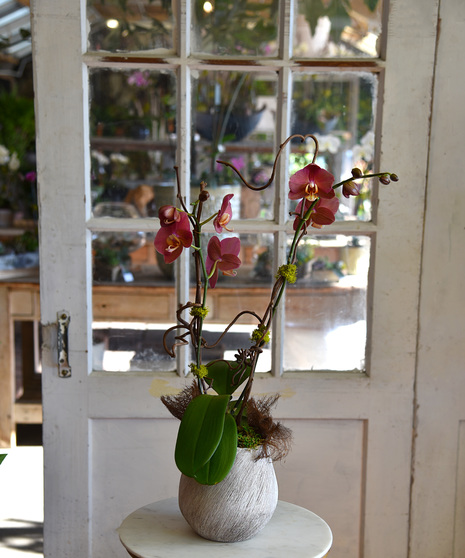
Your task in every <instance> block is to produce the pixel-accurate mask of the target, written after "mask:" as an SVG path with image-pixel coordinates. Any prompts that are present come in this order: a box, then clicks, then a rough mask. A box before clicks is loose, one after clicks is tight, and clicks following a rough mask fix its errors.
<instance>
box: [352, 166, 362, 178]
mask: <svg viewBox="0 0 465 558" xmlns="http://www.w3.org/2000/svg"><path fill="white" fill-rule="evenodd" d="M352 176H353V177H354V178H362V176H363V173H362V171H361V170H360V169H359V168H357V167H355V168H353V169H352Z"/></svg>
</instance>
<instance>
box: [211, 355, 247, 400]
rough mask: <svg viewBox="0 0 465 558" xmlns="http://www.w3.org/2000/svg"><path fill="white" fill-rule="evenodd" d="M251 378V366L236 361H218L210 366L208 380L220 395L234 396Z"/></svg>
mask: <svg viewBox="0 0 465 558" xmlns="http://www.w3.org/2000/svg"><path fill="white" fill-rule="evenodd" d="M241 368H242V370H241ZM249 376H250V366H246V367H244V366H243V365H242V364H239V363H238V362H236V361H226V360H216V361H214V362H212V363H211V364H209V365H208V376H207V380H209V381H210V382H211V385H212V388H213V389H214V390H215V391H216V393H218V394H219V395H232V394H233V393H234V392H235V391H236V389H237V388H238V387H239V386H240V385H241V384H242V383H244V382H245V380H247V378H248V377H249Z"/></svg>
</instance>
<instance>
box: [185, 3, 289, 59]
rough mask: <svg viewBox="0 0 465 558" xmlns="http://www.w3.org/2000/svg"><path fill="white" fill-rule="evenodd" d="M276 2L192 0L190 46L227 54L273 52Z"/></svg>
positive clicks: (275, 45) (274, 47)
mask: <svg viewBox="0 0 465 558" xmlns="http://www.w3.org/2000/svg"><path fill="white" fill-rule="evenodd" d="M278 10H279V2H275V1H273V2H260V3H259V2H256V3H253V4H252V3H251V2H250V1H249V0H236V1H235V2H230V0H215V1H213V0H212V2H209V1H205V0H192V14H193V17H194V25H193V26H192V30H193V32H194V33H193V37H192V40H193V49H194V51H196V52H203V53H208V54H217V55H227V56H244V55H255V56H275V55H276V52H277V42H278V41H277V39H278V25H277V17H278Z"/></svg>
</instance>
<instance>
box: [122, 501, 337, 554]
mask: <svg viewBox="0 0 465 558" xmlns="http://www.w3.org/2000/svg"><path fill="white" fill-rule="evenodd" d="M118 532H119V536H120V540H121V542H122V544H123V546H124V547H125V548H126V550H127V551H128V552H129V554H130V556H132V557H133V558H183V557H184V556H188V557H189V558H209V557H211V558H218V556H221V558H239V557H241V558H244V556H250V557H253V558H283V557H284V558H286V557H292V558H323V557H324V556H326V555H327V553H328V551H329V549H330V548H331V544H332V542H333V535H332V533H331V529H330V528H329V526H328V525H327V524H326V523H325V522H324V521H323V519H321V518H320V517H318V516H317V515H315V514H314V513H312V512H311V511H308V510H306V509H304V508H301V507H299V506H295V505H294V504H289V503H288V502H282V501H279V502H278V506H277V508H276V511H275V513H274V515H273V517H272V518H271V520H270V522H269V523H268V524H267V525H266V526H265V527H264V528H263V530H262V531H260V532H259V533H258V534H257V535H256V536H255V537H253V538H252V539H249V540H248V541H242V542H236V543H221V542H213V541H208V540H206V539H203V538H202V537H200V536H199V535H197V534H196V533H195V532H194V531H193V530H192V529H191V527H190V526H189V525H188V523H187V522H186V521H185V519H184V518H183V517H182V515H181V512H180V511H179V507H178V500H177V498H169V499H167V500H160V501H159V502H154V503H152V504H148V505H147V506H144V507H143V508H140V509H138V510H136V511H134V512H133V513H131V514H130V515H128V516H127V517H126V519H124V521H123V522H122V524H121V527H120V528H119V530H118Z"/></svg>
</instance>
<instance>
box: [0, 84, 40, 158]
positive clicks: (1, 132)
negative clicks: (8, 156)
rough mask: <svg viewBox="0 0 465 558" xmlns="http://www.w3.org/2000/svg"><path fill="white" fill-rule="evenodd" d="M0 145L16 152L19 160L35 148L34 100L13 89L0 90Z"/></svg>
mask: <svg viewBox="0 0 465 558" xmlns="http://www.w3.org/2000/svg"><path fill="white" fill-rule="evenodd" d="M0 145H4V146H5V147H7V148H8V149H9V151H10V152H16V153H17V154H18V158H19V160H20V161H23V158H24V155H25V154H26V153H27V152H28V151H34V150H35V118H34V101H33V99H28V98H26V97H19V96H18V95H17V93H16V92H15V91H12V92H11V93H10V92H8V91H1V92H0Z"/></svg>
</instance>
